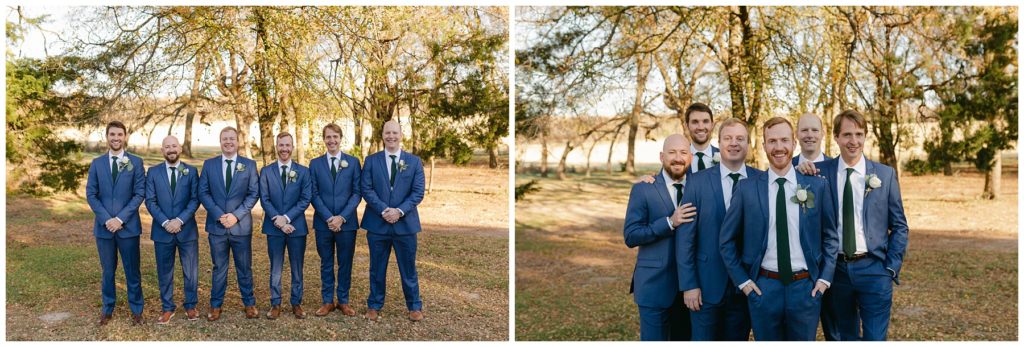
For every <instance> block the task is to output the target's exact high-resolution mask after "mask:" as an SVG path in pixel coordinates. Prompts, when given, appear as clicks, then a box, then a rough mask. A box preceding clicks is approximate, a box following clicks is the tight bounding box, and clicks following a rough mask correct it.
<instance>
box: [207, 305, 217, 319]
mask: <svg viewBox="0 0 1024 347" xmlns="http://www.w3.org/2000/svg"><path fill="white" fill-rule="evenodd" d="M218 319H220V307H218V308H211V309H210V313H209V314H207V315H206V320H207V321H210V322H212V321H215V320H218Z"/></svg>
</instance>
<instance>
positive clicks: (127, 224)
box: [85, 151, 146, 315]
mask: <svg viewBox="0 0 1024 347" xmlns="http://www.w3.org/2000/svg"><path fill="white" fill-rule="evenodd" d="M123 153H124V154H123V155H125V156H127V157H128V160H129V162H130V163H131V164H130V166H132V168H131V169H130V170H129V169H128V167H127V165H126V166H125V167H124V168H123V169H121V168H120V167H119V169H118V174H117V178H116V180H115V178H112V177H111V176H112V173H113V172H112V171H111V167H110V155H109V154H105V155H101V156H99V157H97V158H96V159H93V160H92V164H90V165H89V178H88V179H87V181H86V184H85V198H86V201H88V202H89V208H90V209H92V212H93V213H94V214H95V215H96V218H95V219H94V222H93V227H92V234H93V236H94V237H96V249H97V250H98V251H99V258H100V267H101V268H103V285H102V289H101V292H102V302H103V314H106V315H109V314H111V313H113V312H114V302H115V301H116V299H117V294H116V288H115V287H114V272H116V271H117V257H118V254H120V255H121V265H122V266H124V277H125V282H126V285H127V287H128V308H129V309H131V311H132V313H133V314H142V307H143V298H142V274H141V272H140V269H139V235H141V234H142V223H141V221H139V206H140V205H142V201H143V200H144V199H145V197H146V179H145V173H144V171H145V168H144V167H143V166H142V159H141V158H139V157H137V156H134V155H131V154H128V152H127V151H125V152H123ZM114 217H117V218H119V219H121V221H122V222H123V224H122V228H121V229H120V230H118V231H117V232H113V233H111V232H110V231H108V230H107V228H106V225H105V223H106V222H107V220H109V219H110V218H114Z"/></svg>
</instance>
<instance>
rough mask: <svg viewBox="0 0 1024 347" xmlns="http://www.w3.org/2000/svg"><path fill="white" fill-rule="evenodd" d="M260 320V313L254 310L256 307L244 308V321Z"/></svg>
mask: <svg viewBox="0 0 1024 347" xmlns="http://www.w3.org/2000/svg"><path fill="white" fill-rule="evenodd" d="M256 318H260V311H259V310H257V309H256V306H249V307H246V308H245V319H256Z"/></svg>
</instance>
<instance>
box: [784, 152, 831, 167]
mask: <svg viewBox="0 0 1024 347" xmlns="http://www.w3.org/2000/svg"><path fill="white" fill-rule="evenodd" d="M821 157H822V158H825V160H822V161H821V162H826V161H829V160H832V158H831V157H829V156H827V155H825V154H824V153H822V154H821ZM797 165H800V155H799V154H797V155H796V156H795V157H793V166H797Z"/></svg>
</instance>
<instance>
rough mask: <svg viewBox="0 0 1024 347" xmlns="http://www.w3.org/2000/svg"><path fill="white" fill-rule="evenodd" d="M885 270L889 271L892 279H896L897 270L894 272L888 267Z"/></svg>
mask: <svg viewBox="0 0 1024 347" xmlns="http://www.w3.org/2000/svg"><path fill="white" fill-rule="evenodd" d="M885 270H886V271H889V276H891V277H892V278H896V270H893V269H892V268H888V267H887V268H885Z"/></svg>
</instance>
